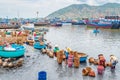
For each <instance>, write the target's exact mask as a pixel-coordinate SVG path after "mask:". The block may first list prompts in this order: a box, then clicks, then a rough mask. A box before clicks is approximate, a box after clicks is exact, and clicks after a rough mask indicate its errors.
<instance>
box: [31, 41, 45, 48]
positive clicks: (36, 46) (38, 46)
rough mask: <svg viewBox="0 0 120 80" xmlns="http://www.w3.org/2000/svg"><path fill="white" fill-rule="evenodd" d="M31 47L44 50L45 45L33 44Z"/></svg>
mask: <svg viewBox="0 0 120 80" xmlns="http://www.w3.org/2000/svg"><path fill="white" fill-rule="evenodd" d="M33 46H34V48H35V49H44V48H46V44H45V43H44V44H40V42H35V43H34V45H33Z"/></svg>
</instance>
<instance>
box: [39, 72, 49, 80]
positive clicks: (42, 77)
mask: <svg viewBox="0 0 120 80" xmlns="http://www.w3.org/2000/svg"><path fill="white" fill-rule="evenodd" d="M46 76H47V73H46V72H45V71H40V72H39V73H38V80H47V77H46Z"/></svg>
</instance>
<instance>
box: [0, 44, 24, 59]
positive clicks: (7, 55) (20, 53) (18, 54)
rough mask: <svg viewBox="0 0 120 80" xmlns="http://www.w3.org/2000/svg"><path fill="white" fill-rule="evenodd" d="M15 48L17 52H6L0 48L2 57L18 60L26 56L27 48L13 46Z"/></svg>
mask: <svg viewBox="0 0 120 80" xmlns="http://www.w3.org/2000/svg"><path fill="white" fill-rule="evenodd" d="M12 46H13V48H15V49H16V50H15V51H5V50H3V46H0V57H5V58H16V57H21V56H24V53H25V48H24V47H23V46H21V45H12Z"/></svg>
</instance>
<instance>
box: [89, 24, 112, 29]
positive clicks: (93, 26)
mask: <svg viewBox="0 0 120 80" xmlns="http://www.w3.org/2000/svg"><path fill="white" fill-rule="evenodd" d="M96 27H97V28H103V29H111V27H112V25H97V24H87V28H96Z"/></svg>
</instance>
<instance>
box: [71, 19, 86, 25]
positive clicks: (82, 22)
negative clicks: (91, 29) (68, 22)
mask: <svg viewBox="0 0 120 80" xmlns="http://www.w3.org/2000/svg"><path fill="white" fill-rule="evenodd" d="M72 25H85V22H84V21H82V20H79V21H72Z"/></svg>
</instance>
